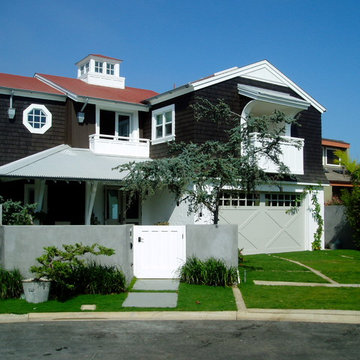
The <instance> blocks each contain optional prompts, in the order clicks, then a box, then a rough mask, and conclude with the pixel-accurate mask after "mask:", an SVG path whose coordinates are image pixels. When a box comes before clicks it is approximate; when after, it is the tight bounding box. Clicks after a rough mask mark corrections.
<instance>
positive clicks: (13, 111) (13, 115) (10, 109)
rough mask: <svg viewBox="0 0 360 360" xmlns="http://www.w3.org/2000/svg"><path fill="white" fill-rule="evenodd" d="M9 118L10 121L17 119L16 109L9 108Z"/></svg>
mask: <svg viewBox="0 0 360 360" xmlns="http://www.w3.org/2000/svg"><path fill="white" fill-rule="evenodd" d="M8 116H9V119H13V118H14V117H15V108H13V107H9V108H8Z"/></svg>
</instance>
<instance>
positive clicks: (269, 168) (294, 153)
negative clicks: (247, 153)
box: [252, 133, 304, 175]
mask: <svg viewBox="0 0 360 360" xmlns="http://www.w3.org/2000/svg"><path fill="white" fill-rule="evenodd" d="M252 136H253V141H254V142H255V146H257V147H260V146H261V143H260V141H259V140H258V139H257V136H258V134H257V133H253V134H252ZM282 138H283V139H284V141H283V142H281V143H280V149H281V152H282V154H280V156H279V158H280V161H282V162H283V163H284V164H285V165H286V166H287V167H288V168H289V171H290V174H293V175H304V139H300V138H294V137H290V136H283V137H282ZM259 166H260V168H262V169H263V170H264V171H265V172H268V173H277V172H278V166H276V164H275V163H274V162H273V161H272V160H270V159H269V158H267V157H265V156H261V157H260V158H259Z"/></svg>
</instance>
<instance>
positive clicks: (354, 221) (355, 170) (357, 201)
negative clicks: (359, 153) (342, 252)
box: [335, 151, 360, 248]
mask: <svg viewBox="0 0 360 360" xmlns="http://www.w3.org/2000/svg"><path fill="white" fill-rule="evenodd" d="M335 154H336V155H337V156H338V158H339V159H340V160H339V162H340V163H341V165H343V166H344V167H345V169H346V170H347V172H348V173H349V175H350V180H351V183H352V184H353V187H352V188H351V189H350V190H347V189H344V190H342V192H341V200H342V201H343V205H344V206H345V215H346V218H347V220H348V222H349V224H350V226H351V228H352V230H353V240H354V243H355V245H356V247H357V248H360V164H359V163H358V162H357V161H355V160H352V159H351V158H350V157H349V155H348V153H347V152H345V151H336V152H335Z"/></svg>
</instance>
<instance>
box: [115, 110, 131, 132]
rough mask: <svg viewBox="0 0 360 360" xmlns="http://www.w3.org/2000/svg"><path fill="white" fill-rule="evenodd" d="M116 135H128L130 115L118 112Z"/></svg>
mask: <svg viewBox="0 0 360 360" xmlns="http://www.w3.org/2000/svg"><path fill="white" fill-rule="evenodd" d="M117 125H118V126H117V128H118V136H123V137H129V136H130V116H129V115H122V114H118V124H117Z"/></svg>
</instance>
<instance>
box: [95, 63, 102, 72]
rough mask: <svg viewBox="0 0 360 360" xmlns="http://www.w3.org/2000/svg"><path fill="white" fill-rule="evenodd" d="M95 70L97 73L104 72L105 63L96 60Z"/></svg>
mask: <svg viewBox="0 0 360 360" xmlns="http://www.w3.org/2000/svg"><path fill="white" fill-rule="evenodd" d="M95 72H97V73H102V72H103V63H102V62H101V61H95Z"/></svg>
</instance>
